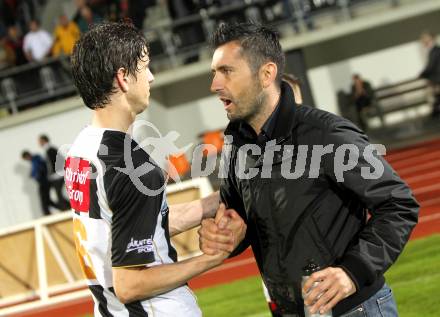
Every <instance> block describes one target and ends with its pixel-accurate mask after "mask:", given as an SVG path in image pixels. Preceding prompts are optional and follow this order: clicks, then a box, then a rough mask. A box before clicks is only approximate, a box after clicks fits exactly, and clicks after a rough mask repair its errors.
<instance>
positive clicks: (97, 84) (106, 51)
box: [71, 22, 148, 109]
mask: <svg viewBox="0 0 440 317" xmlns="http://www.w3.org/2000/svg"><path fill="white" fill-rule="evenodd" d="M147 58H148V45H147V41H146V39H145V38H144V36H143V35H142V34H141V33H140V32H139V31H138V30H137V29H136V28H135V27H134V26H133V24H131V23H127V22H122V23H103V24H97V25H95V26H93V27H92V28H91V29H90V30H89V31H88V32H86V33H85V34H84V35H82V36H81V38H80V39H79V41H78V42H77V43H76V44H75V47H74V49H73V53H72V56H71V64H72V75H73V80H74V83H75V86H76V88H77V89H78V92H79V94H80V95H81V97H82V99H83V101H84V103H85V105H86V106H87V107H89V108H90V109H96V108H104V107H105V105H106V104H108V103H109V102H110V96H111V95H112V94H113V93H115V92H116V91H117V90H116V87H115V86H114V78H115V75H116V73H117V71H118V69H120V68H124V69H125V70H126V72H127V73H126V75H127V76H129V75H132V76H134V77H135V78H136V72H137V71H139V69H138V62H139V61H140V60H144V59H147Z"/></svg>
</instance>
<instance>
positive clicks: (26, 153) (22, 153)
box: [21, 150, 32, 159]
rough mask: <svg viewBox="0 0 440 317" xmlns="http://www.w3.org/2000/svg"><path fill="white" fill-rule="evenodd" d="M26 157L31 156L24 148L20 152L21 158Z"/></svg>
mask: <svg viewBox="0 0 440 317" xmlns="http://www.w3.org/2000/svg"><path fill="white" fill-rule="evenodd" d="M28 157H32V155H31V153H30V152H29V151H28V150H24V151H23V152H21V158H22V159H26V158H28Z"/></svg>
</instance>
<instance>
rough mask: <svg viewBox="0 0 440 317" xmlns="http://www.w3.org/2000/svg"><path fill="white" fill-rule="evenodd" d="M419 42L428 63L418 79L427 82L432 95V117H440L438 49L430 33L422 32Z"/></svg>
mask: <svg viewBox="0 0 440 317" xmlns="http://www.w3.org/2000/svg"><path fill="white" fill-rule="evenodd" d="M420 41H421V42H422V45H423V46H424V47H425V48H426V50H427V51H428V63H427V64H426V67H425V69H424V70H423V71H422V73H421V74H420V76H419V77H421V78H425V79H427V80H428V81H429V84H430V85H431V87H432V91H433V95H434V103H433V105H432V116H433V117H440V47H439V46H438V45H437V44H436V43H435V38H434V35H433V34H432V33H430V32H423V33H422V35H421V36H420Z"/></svg>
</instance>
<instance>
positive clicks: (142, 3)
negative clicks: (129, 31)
mask: <svg viewBox="0 0 440 317" xmlns="http://www.w3.org/2000/svg"><path fill="white" fill-rule="evenodd" d="M155 5H156V0H132V1H128V16H129V18H130V19H131V21H132V22H133V24H134V26H135V27H136V28H137V29H139V30H142V29H143V25H144V20H145V17H146V16H147V8H149V7H152V6H155Z"/></svg>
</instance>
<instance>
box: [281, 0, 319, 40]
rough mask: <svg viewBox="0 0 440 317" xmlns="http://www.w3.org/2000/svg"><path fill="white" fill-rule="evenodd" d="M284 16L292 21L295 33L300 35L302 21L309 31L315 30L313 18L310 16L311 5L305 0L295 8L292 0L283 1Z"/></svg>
mask: <svg viewBox="0 0 440 317" xmlns="http://www.w3.org/2000/svg"><path fill="white" fill-rule="evenodd" d="M282 5H283V15H284V18H286V19H289V20H290V21H292V24H293V30H294V31H295V33H300V31H301V30H300V23H299V22H300V21H301V20H302V21H304V24H305V26H306V28H307V30H309V31H310V30H313V29H314V28H315V26H314V24H313V20H312V17H311V15H310V11H311V7H310V3H308V2H307V1H305V0H299V1H297V2H296V7H294V5H293V3H292V2H291V0H282Z"/></svg>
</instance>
